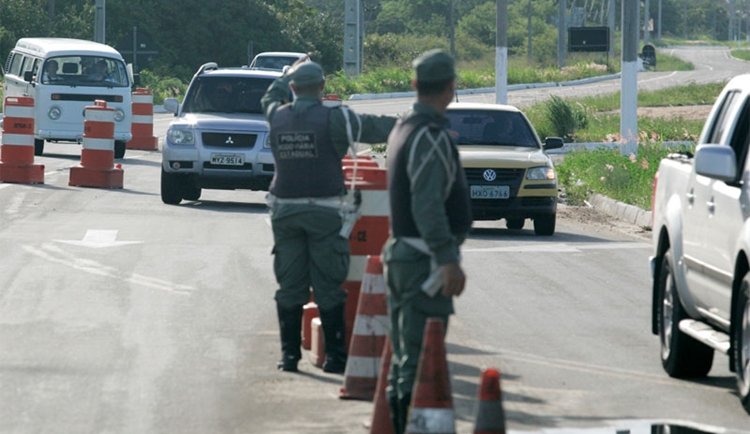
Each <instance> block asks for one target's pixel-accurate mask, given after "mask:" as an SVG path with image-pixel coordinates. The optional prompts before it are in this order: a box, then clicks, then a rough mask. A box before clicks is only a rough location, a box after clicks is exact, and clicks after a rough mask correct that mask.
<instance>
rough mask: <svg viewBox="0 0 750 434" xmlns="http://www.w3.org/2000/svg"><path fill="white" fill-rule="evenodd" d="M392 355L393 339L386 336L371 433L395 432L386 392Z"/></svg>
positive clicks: (384, 433) (393, 433) (385, 433)
mask: <svg viewBox="0 0 750 434" xmlns="http://www.w3.org/2000/svg"><path fill="white" fill-rule="evenodd" d="M392 356H393V349H392V347H391V340H390V339H389V338H388V336H386V338H385V345H384V346H383V354H382V356H381V358H380V359H381V362H380V376H379V377H378V387H377V390H376V391H375V409H374V410H373V412H372V423H371V424H370V434H395V431H394V430H393V421H392V420H391V408H390V406H389V405H388V397H387V396H386V393H385V388H386V386H387V385H388V371H390V370H391V357H392Z"/></svg>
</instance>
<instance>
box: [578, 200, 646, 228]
mask: <svg viewBox="0 0 750 434" xmlns="http://www.w3.org/2000/svg"><path fill="white" fill-rule="evenodd" d="M588 203H589V204H590V205H591V206H592V207H593V208H594V209H595V210H597V211H600V212H602V213H604V214H606V215H608V216H611V217H614V218H616V219H618V220H621V221H624V222H626V223H630V224H633V225H636V226H639V227H642V228H648V229H649V230H650V229H651V211H646V210H645V209H642V208H639V207H637V206H635V205H628V204H626V203H622V202H618V201H616V200H614V199H610V198H608V197H606V196H602V195H600V194H594V195H593V196H591V198H589V201H588Z"/></svg>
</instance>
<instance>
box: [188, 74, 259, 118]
mask: <svg viewBox="0 0 750 434" xmlns="http://www.w3.org/2000/svg"><path fill="white" fill-rule="evenodd" d="M272 82H273V79H272V78H259V77H220V76H207V77H198V78H197V79H196V80H195V82H193V85H192V86H190V92H188V94H187V96H186V97H185V102H184V104H183V106H182V111H183V112H184V113H252V114H263V109H262V107H261V105H260V99H261V97H263V95H264V94H265V93H266V89H268V87H269V86H270V85H271V83H272Z"/></svg>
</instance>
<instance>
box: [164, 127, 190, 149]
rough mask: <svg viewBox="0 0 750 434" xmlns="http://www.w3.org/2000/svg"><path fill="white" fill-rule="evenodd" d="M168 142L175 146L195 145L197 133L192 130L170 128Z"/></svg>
mask: <svg viewBox="0 0 750 434" xmlns="http://www.w3.org/2000/svg"><path fill="white" fill-rule="evenodd" d="M167 140H168V141H169V143H172V144H175V145H195V133H194V132H193V130H192V129H190V128H170V129H169V130H168V131H167Z"/></svg>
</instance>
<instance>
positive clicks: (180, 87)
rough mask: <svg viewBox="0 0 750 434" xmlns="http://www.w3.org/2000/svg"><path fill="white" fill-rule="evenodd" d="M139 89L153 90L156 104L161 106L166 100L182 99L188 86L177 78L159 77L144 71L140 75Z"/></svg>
mask: <svg viewBox="0 0 750 434" xmlns="http://www.w3.org/2000/svg"><path fill="white" fill-rule="evenodd" d="M140 78H141V81H140V85H139V87H145V88H148V89H151V92H152V93H153V94H154V104H161V103H163V102H164V99H165V98H181V97H182V96H184V95H185V91H186V90H187V84H185V83H183V82H182V80H180V79H179V78H175V77H164V76H159V75H157V74H156V73H154V72H151V71H149V70H147V69H144V70H142V71H141V73H140Z"/></svg>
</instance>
